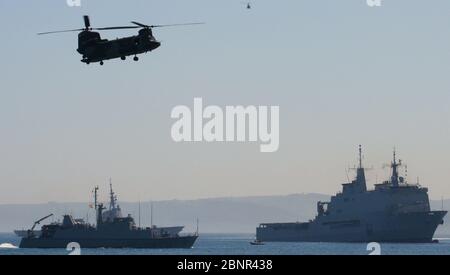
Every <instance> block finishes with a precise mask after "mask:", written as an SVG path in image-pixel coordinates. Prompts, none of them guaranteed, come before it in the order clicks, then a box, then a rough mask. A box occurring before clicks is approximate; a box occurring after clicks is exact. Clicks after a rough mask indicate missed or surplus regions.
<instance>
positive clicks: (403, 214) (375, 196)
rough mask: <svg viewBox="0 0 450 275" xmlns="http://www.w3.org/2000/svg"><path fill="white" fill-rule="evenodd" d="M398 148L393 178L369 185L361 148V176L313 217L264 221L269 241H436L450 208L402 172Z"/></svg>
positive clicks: (260, 231) (261, 235) (260, 236)
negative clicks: (439, 205)
mask: <svg viewBox="0 0 450 275" xmlns="http://www.w3.org/2000/svg"><path fill="white" fill-rule="evenodd" d="M400 166H402V162H401V160H398V161H397V158H396V153H395V150H394V154H393V161H392V162H391V164H390V167H391V170H392V174H391V177H390V179H389V180H387V181H385V182H383V183H381V184H375V189H374V190H367V185H366V177H365V168H364V167H363V165H362V150H361V146H359V166H358V168H356V178H355V180H353V181H352V182H350V183H344V184H343V185H342V187H343V189H342V192H340V193H338V194H336V195H334V196H332V197H331V200H330V201H329V202H321V201H319V202H317V216H316V217H315V218H314V219H313V220H310V221H309V222H296V223H264V224H260V225H259V227H258V228H257V229H256V236H257V240H259V241H264V242H365V243H367V242H394V243H398V242H402V243H431V242H433V235H434V233H435V231H436V228H437V227H438V226H439V225H440V224H443V223H444V221H443V218H444V216H445V215H446V214H447V211H432V210H430V201H429V198H428V188H425V187H422V186H420V185H419V183H416V184H409V183H407V181H406V179H405V178H404V177H401V176H400V175H399V167H400Z"/></svg>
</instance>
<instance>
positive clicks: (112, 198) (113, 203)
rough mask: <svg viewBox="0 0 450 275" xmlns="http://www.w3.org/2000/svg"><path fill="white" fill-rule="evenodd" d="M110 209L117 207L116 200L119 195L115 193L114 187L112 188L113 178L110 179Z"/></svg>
mask: <svg viewBox="0 0 450 275" xmlns="http://www.w3.org/2000/svg"><path fill="white" fill-rule="evenodd" d="M109 190H110V191H109V210H112V209H114V208H116V201H117V197H116V196H115V194H114V191H113V188H112V179H111V178H110V179H109Z"/></svg>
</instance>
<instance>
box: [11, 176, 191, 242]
mask: <svg viewBox="0 0 450 275" xmlns="http://www.w3.org/2000/svg"><path fill="white" fill-rule="evenodd" d="M110 188H111V191H110V205H109V209H108V210H106V211H103V210H105V209H106V208H105V207H104V206H103V204H102V203H98V202H97V201H98V200H97V192H98V187H96V188H95V189H94V208H95V211H96V225H91V224H89V223H87V222H86V221H84V220H83V219H74V218H73V217H72V216H71V215H64V216H63V221H62V222H61V223H60V222H53V223H50V224H47V225H43V226H42V228H41V230H39V231H37V230H34V228H35V227H36V225H37V224H39V223H41V222H42V221H43V220H45V219H47V218H49V217H51V216H52V215H53V214H50V215H48V216H46V217H44V218H42V219H40V220H38V221H36V222H35V223H34V225H33V227H32V228H31V229H29V230H16V231H15V233H16V234H17V235H19V236H20V237H22V240H21V242H20V245H19V247H20V248H66V247H67V245H68V244H69V243H72V242H75V243H78V244H79V245H80V247H81V248H191V247H192V246H193V245H194V243H195V241H196V240H197V238H198V231H197V232H196V233H195V234H191V235H183V236H181V235H180V234H179V233H180V232H181V231H182V230H183V228H184V227H183V226H174V227H157V226H153V225H152V226H151V227H146V228H142V227H138V226H136V224H135V222H134V219H133V217H132V216H131V215H128V216H127V217H123V216H122V211H121V209H120V206H119V205H117V197H116V196H115V194H114V192H113V190H112V185H111V184H110Z"/></svg>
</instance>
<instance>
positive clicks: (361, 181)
mask: <svg viewBox="0 0 450 275" xmlns="http://www.w3.org/2000/svg"><path fill="white" fill-rule="evenodd" d="M364 169H365V168H364V167H363V163H362V146H361V145H359V166H358V168H357V169H356V184H357V185H358V186H359V188H360V191H362V192H366V191H367V185H366V175H365V172H364Z"/></svg>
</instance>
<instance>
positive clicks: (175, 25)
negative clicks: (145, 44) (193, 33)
mask: <svg viewBox="0 0 450 275" xmlns="http://www.w3.org/2000/svg"><path fill="white" fill-rule="evenodd" d="M204 24H205V23H203V22H197V23H183V24H169V25H152V26H150V28H164V27H177V26H192V25H204Z"/></svg>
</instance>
